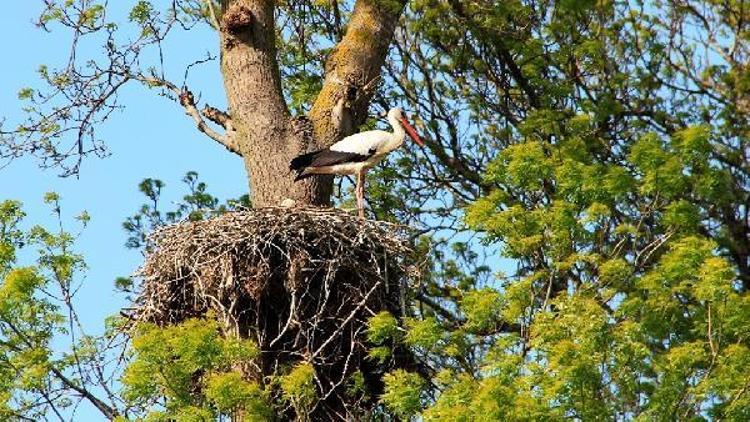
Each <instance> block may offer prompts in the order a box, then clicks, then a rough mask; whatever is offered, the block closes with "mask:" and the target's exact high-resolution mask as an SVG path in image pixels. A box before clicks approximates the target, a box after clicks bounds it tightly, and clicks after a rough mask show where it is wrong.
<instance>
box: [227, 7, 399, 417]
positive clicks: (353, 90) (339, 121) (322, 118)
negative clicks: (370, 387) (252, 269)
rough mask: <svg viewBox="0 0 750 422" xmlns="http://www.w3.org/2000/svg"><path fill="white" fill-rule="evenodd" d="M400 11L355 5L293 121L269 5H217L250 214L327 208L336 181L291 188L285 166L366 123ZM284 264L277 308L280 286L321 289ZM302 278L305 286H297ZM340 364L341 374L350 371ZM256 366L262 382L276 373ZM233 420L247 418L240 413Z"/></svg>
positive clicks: (277, 314) (315, 180)
mask: <svg viewBox="0 0 750 422" xmlns="http://www.w3.org/2000/svg"><path fill="white" fill-rule="evenodd" d="M404 4H405V1H404V0H357V2H356V4H355V7H354V10H353V12H352V17H351V20H350V22H349V24H348V26H347V28H348V29H347V32H346V34H345V35H344V37H343V39H342V40H341V41H340V42H339V44H338V45H337V46H336V47H335V48H334V50H333V52H332V53H331V55H330V57H329V58H328V60H327V63H326V69H325V70H326V77H325V81H324V83H323V87H322V89H321V91H320V93H319V94H318V96H317V98H316V100H315V103H314V104H313V107H312V110H311V112H310V116H309V117H306V116H296V117H292V116H291V115H290V113H289V109H288V107H287V105H286V103H285V101H284V97H283V93H282V88H281V80H280V72H279V66H278V63H277V60H276V57H277V51H276V45H275V37H276V32H275V22H274V1H273V0H223V1H222V18H221V29H220V39H221V70H222V74H223V77H224V85H225V89H226V93H227V100H228V104H229V114H230V116H231V121H232V125H231V129H232V130H227V136H230V137H232V139H230V142H229V143H230V144H231V145H236V146H237V149H238V150H239V153H240V154H241V155H242V156H243V159H244V161H245V168H246V170H247V175H248V182H249V186H250V196H251V199H252V204H253V207H256V208H259V207H266V206H273V205H279V204H280V203H281V202H282V201H284V200H285V199H292V200H294V201H295V202H296V203H297V204H299V205H329V203H330V196H331V192H332V188H333V183H332V180H333V178H332V177H330V176H318V177H311V178H308V179H305V180H303V181H300V182H294V174H293V173H292V172H290V170H289V162H290V161H291V159H292V158H294V157H295V156H297V155H299V154H302V153H305V152H309V151H313V150H316V149H320V148H324V147H326V146H330V145H331V144H333V143H334V142H336V141H338V140H340V139H341V138H343V137H344V136H347V135H349V134H351V133H353V132H354V131H355V130H356V129H357V128H358V127H359V126H360V125H361V124H362V123H363V122H364V121H365V119H366V117H367V109H368V106H369V103H370V101H371V99H372V96H373V94H374V92H375V88H376V87H377V82H378V79H379V75H380V72H381V68H382V66H383V63H384V61H385V57H386V55H387V53H388V46H389V45H390V42H391V40H392V39H393V35H394V31H395V28H396V24H397V22H398V18H399V16H400V14H401V11H402V10H403V7H404ZM228 129H229V128H228ZM313 255H315V254H314V253H313ZM292 261H293V260H292ZM289 265H290V271H289V272H288V274H286V275H285V277H287V278H288V279H289V280H287V282H285V283H276V284H275V285H276V287H277V288H278V289H279V290H280V292H279V295H280V296H279V298H280V299H279V303H278V304H276V305H279V304H283V302H284V295H288V292H286V291H285V286H294V285H298V284H299V282H305V283H308V285H312V286H315V285H320V284H321V283H322V280H318V279H317V278H321V277H323V276H321V275H317V276H310V275H307V276H303V275H302V272H301V271H296V272H295V271H292V270H291V269H292V268H294V266H295V262H290V263H289ZM303 277H309V279H305V280H296V279H297V278H303ZM316 277H317V278H316ZM277 281H278V280H277ZM386 292H387V289H386ZM263 312H264V314H265V316H266V317H268V318H271V319H273V318H277V319H278V318H284V317H285V316H284V314H283V313H284V312H285V311H284V310H283V309H282V310H278V309H267V310H264V311H263ZM239 328H240V330H239V332H241V333H249V332H251V327H249V326H248V327H239ZM325 334H326V333H321V335H322V336H325ZM328 334H333V333H328ZM259 347H260V348H261V350H263V353H264V356H265V357H268V358H269V361H276V360H275V359H270V358H273V357H274V355H276V354H278V355H279V356H287V355H288V353H286V354H285V353H283V350H277V349H278V348H279V346H278V345H276V346H274V345H273V344H271V343H269V344H259ZM309 352H312V351H309ZM287 359H288V358H287ZM334 363H335V362H334ZM341 363H342V365H341V366H340V367H341V368H343V369H342V370H343V371H344V372H351V371H353V370H354V369H352V368H349V366H348V365H347V364H344V363H343V362H341ZM260 367H261V372H263V373H261V374H258V375H260V377H259V378H260V379H264V377H265V376H267V375H271V374H272V372H273V371H274V368H265V367H264V365H262V364H261V365H260ZM347 368H349V369H348V370H347ZM266 372H269V373H266ZM335 401H336V397H334V396H331V397H330V398H329V399H328V400H327V406H328V407H330V408H334V409H337V410H336V411H335V412H336V413H340V412H344V413H345V406H344V404H343V402H342V403H337V402H335ZM318 413H320V412H318ZM296 416H298V417H299V416H303V415H296ZM233 419H234V420H235V421H240V420H244V419H245V418H244V417H243V415H242V414H238V415H235V416H234V417H233Z"/></svg>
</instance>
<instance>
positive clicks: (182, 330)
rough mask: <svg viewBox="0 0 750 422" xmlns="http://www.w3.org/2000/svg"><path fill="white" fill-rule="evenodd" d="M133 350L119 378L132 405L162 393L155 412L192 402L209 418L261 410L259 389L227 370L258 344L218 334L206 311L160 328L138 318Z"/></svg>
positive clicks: (172, 411) (185, 409) (172, 413)
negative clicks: (160, 406)
mask: <svg viewBox="0 0 750 422" xmlns="http://www.w3.org/2000/svg"><path fill="white" fill-rule="evenodd" d="M132 350H133V354H134V357H133V360H132V361H131V363H130V365H129V366H128V367H127V368H126V370H125V373H124V374H123V377H122V383H123V385H124V391H123V397H124V398H125V399H126V400H128V401H129V402H130V403H132V405H134V406H138V407H144V408H147V407H148V406H150V404H151V403H155V402H156V401H157V400H159V399H160V398H161V397H164V398H165V399H166V404H165V407H166V409H167V410H166V411H164V412H159V413H158V414H159V415H161V416H159V417H162V418H169V417H177V415H179V414H181V413H189V412H190V411H189V409H192V408H194V407H195V408H200V409H204V410H203V411H204V412H208V413H207V414H210V415H213V416H212V418H213V417H214V416H216V415H218V414H219V413H222V412H224V413H229V412H232V411H235V410H239V409H241V410H247V411H248V412H250V413H252V414H257V415H259V416H258V417H260V416H262V415H264V414H265V412H266V410H264V409H265V408H264V406H263V398H264V393H263V390H262V389H261V388H260V387H259V386H258V385H257V384H253V383H250V382H246V381H244V380H243V379H242V378H241V376H240V374H239V373H236V372H231V370H232V369H233V368H235V367H236V366H237V365H240V364H247V363H249V362H250V361H251V360H252V359H253V358H255V357H256V356H257V354H258V350H257V347H256V346H255V344H253V343H252V342H251V341H249V340H238V339H233V338H226V337H224V336H222V335H221V332H220V327H219V325H218V322H217V321H216V320H215V319H214V318H212V317H211V316H208V317H207V318H203V319H189V320H187V321H185V322H183V323H180V324H178V325H174V326H169V327H164V328H162V327H157V326H154V325H150V324H145V323H143V324H139V325H138V327H137V331H136V334H135V336H134V337H133V346H132ZM204 387H205V388H204ZM196 391H201V392H202V393H201V394H196ZM154 417H155V415H154Z"/></svg>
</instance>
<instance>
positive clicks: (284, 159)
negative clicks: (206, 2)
mask: <svg viewBox="0 0 750 422" xmlns="http://www.w3.org/2000/svg"><path fill="white" fill-rule="evenodd" d="M404 5H405V1H403V0H358V1H357V2H356V5H355V7H354V11H353V14H352V17H351V21H350V22H349V25H348V29H347V32H346V34H345V35H344V37H343V39H342V40H341V41H340V42H339V44H338V45H337V46H336V48H335V49H334V51H333V53H332V54H331V56H330V57H329V59H328V61H327V64H326V78H325V82H324V84H323V87H322V89H321V91H320V93H319V94H318V96H317V98H316V101H315V103H314V105H313V108H312V110H311V113H310V116H309V117H306V116H296V117H292V116H291V115H290V113H289V110H288V108H287V106H286V103H285V101H284V98H283V95H282V89H281V83H282V81H281V80H280V76H279V67H278V63H277V61H276V45H275V41H274V39H275V22H274V2H273V1H272V0H225V1H223V2H222V19H221V24H220V26H221V28H220V33H221V68H222V73H223V76H224V85H225V88H226V93H227V99H228V104H229V109H230V113H229V114H230V116H231V119H232V129H233V130H231V131H227V133H228V136H231V137H234V139H233V143H235V144H236V145H238V146H239V152H240V154H241V155H242V156H243V159H244V161H245V168H246V169H247V174H248V180H249V185H250V191H251V197H252V201H253V206H254V207H263V206H269V205H278V204H279V203H281V202H282V201H283V200H285V199H287V198H289V199H293V200H294V201H296V202H297V203H298V204H308V205H328V204H329V201H330V195H331V192H332V186H333V185H332V179H331V178H330V177H315V178H309V179H307V180H305V181H303V182H297V183H294V181H293V175H292V174H291V173H290V172H289V161H290V160H291V159H292V158H293V157H295V156H296V155H298V154H301V153H303V152H306V151H309V150H313V149H316V148H322V147H325V146H328V145H330V144H332V143H334V142H336V141H337V140H339V139H341V138H342V137H344V136H346V135H349V134H351V133H352V132H353V131H354V130H355V129H356V128H357V127H358V126H359V125H360V124H362V123H363V122H364V120H365V118H366V113H367V108H368V105H369V103H370V100H371V98H372V95H373V91H374V87H375V85H376V83H377V79H378V77H379V75H380V71H381V68H382V66H383V63H384V61H385V57H386V54H387V52H388V46H389V45H390V42H391V40H392V39H393V34H394V30H395V27H396V23H397V21H398V18H399V16H400V14H401V12H402V10H403V7H404Z"/></svg>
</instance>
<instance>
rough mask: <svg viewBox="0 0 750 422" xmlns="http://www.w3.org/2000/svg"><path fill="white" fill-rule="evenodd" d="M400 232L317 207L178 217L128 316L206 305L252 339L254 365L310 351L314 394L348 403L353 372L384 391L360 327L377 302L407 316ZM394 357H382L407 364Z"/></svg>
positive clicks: (405, 258) (306, 356) (178, 316)
mask: <svg viewBox="0 0 750 422" xmlns="http://www.w3.org/2000/svg"><path fill="white" fill-rule="evenodd" d="M408 238H409V237H408V232H407V230H406V229H405V228H404V227H403V226H398V225H395V224H390V223H385V222H378V221H370V220H365V219H361V218H359V217H356V216H353V215H350V214H348V213H346V212H343V211H340V210H333V209H320V208H262V209H253V210H247V211H240V212H231V213H227V214H224V215H222V216H219V217H217V218H214V219H211V220H206V221H197V222H183V223H180V224H176V225H173V226H169V227H166V228H163V229H160V230H158V231H157V232H155V233H154V234H153V235H152V237H151V247H150V253H149V255H148V256H147V259H146V262H145V264H144V265H143V267H142V268H141V271H140V276H141V277H142V279H143V282H142V286H141V291H140V294H139V297H138V298H137V300H136V309H137V310H136V315H135V316H136V318H137V319H138V320H141V321H148V322H153V323H156V324H160V325H163V324H173V323H178V322H180V321H183V320H185V319H186V318H190V317H196V316H202V315H204V314H206V313H207V312H208V311H213V312H214V313H215V314H216V315H217V316H218V317H220V318H222V319H223V320H224V321H225V323H226V326H227V328H228V329H229V330H234V331H235V332H234V333H233V334H235V335H239V336H241V337H247V338H254V339H255V340H256V341H257V342H258V344H259V346H260V348H261V350H262V351H263V356H264V358H263V360H264V361H263V362H260V364H259V369H260V372H261V374H259V375H268V373H269V372H273V368H277V367H279V365H281V366H283V365H288V364H291V363H294V362H297V361H301V360H305V361H309V362H311V363H313V364H314V365H315V366H316V372H317V375H318V378H316V380H317V381H318V387H319V394H321V397H329V398H330V399H333V400H330V402H331V403H343V402H349V403H351V398H349V399H346V398H344V397H340V396H339V395H340V394H341V393H340V392H341V391H343V390H345V389H344V388H339V387H342V386H344V385H345V377H346V376H348V375H349V374H350V373H351V372H352V371H353V370H360V371H363V369H364V370H365V371H364V372H365V377H366V378H367V379H368V380H367V381H369V382H370V384H371V387H372V388H371V390H372V391H370V393H371V394H377V390H379V389H380V381H379V374H380V373H382V371H383V370H384V369H386V368H383V367H376V366H377V365H374V364H373V363H371V362H370V363H368V360H367V359H365V356H366V353H367V346H366V345H365V344H364V341H363V338H364V336H363V333H364V331H365V329H366V320H367V318H369V317H370V316H371V315H373V314H375V313H377V312H379V311H382V310H388V311H390V312H392V313H394V314H395V315H403V312H404V311H403V306H404V305H403V303H404V288H403V286H404V285H405V283H406V282H407V280H409V279H413V277H414V275H415V274H414V270H413V269H412V268H413V267H412V266H411V264H410V262H411V260H410V256H411V255H412V254H411V249H410V247H409V244H410V242H409V241H408ZM395 360H398V358H397V357H394V360H393V361H392V362H390V363H389V364H388V366H390V367H393V366H403V365H402V364H401V363H398V362H396V361H395ZM407 360H408V359H407ZM367 368H369V369H367ZM367 372H370V374H368V373H367ZM368 375H369V376H368ZM335 396H339V397H337V398H336V397H335ZM352 404H353V403H352ZM360 404H361V403H360ZM324 406H325V405H324ZM329 407H330V406H329ZM334 407H338V408H337V409H333V408H330V409H329V411H333V412H336V413H338V414H339V416H340V415H341V413H342V412H346V411H347V410H348V409H341V408H340V406H336V405H335V406H334ZM318 410H321V409H318Z"/></svg>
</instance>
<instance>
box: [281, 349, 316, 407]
mask: <svg viewBox="0 0 750 422" xmlns="http://www.w3.org/2000/svg"><path fill="white" fill-rule="evenodd" d="M314 377H315V368H314V367H313V365H312V364H310V363H307V362H300V363H299V364H297V365H296V366H295V367H294V368H292V370H291V371H289V373H288V374H286V375H283V376H281V377H280V378H279V386H280V387H281V391H282V394H283V396H284V399H285V400H287V401H288V402H289V403H290V404H291V405H292V406H293V407H294V409H295V410H296V411H297V413H298V414H300V415H304V414H307V413H308V412H309V411H310V407H311V406H312V405H313V403H315V399H316V394H317V393H316V389H315V380H314Z"/></svg>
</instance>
